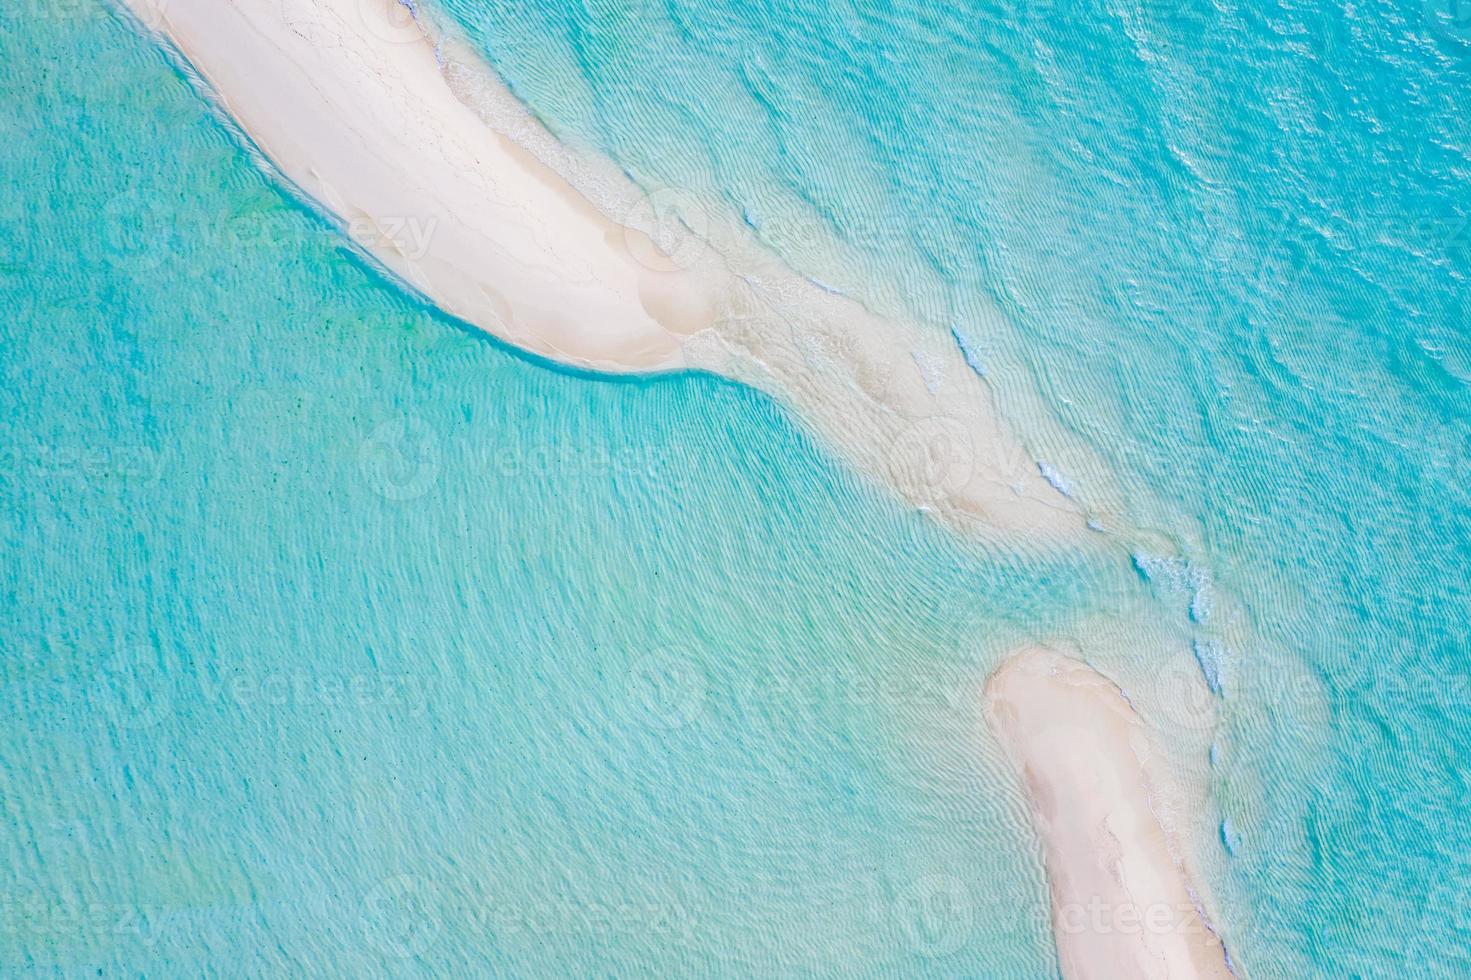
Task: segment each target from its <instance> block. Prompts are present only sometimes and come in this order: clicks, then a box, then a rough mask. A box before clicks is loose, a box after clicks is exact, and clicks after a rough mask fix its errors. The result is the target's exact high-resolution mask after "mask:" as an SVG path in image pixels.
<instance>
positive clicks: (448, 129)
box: [124, 0, 1085, 540]
mask: <svg viewBox="0 0 1471 980" xmlns="http://www.w3.org/2000/svg"><path fill="white" fill-rule="evenodd" d="M124 2H125V3H126V4H127V5H128V6H129V7H130V8H132V10H133V11H134V12H135V13H136V14H137V15H138V17H139V18H140V19H141V20H142V21H143V23H144V24H145V25H148V26H150V27H156V28H157V29H158V30H160V31H161V32H162V33H163V35H164V36H165V37H166V38H167V39H168V40H169V41H170V42H171V44H172V46H173V47H174V48H175V49H176V50H177V51H178V52H180V53H181V54H182V55H183V57H184V58H185V59H186V60H187V61H188V63H189V65H190V66H192V68H193V69H194V70H195V71H197V72H198V74H199V75H200V76H201V77H202V79H203V81H204V82H205V84H206V87H207V88H208V89H209V90H210V91H211V92H212V94H213V97H214V98H215V99H216V100H217V101H218V102H219V104H220V105H221V107H222V108H223V109H224V110H225V111H226V112H227V113H228V114H229V115H230V116H232V117H233V118H234V119H235V120H236V121H238V122H239V124H240V125H241V127H242V128H243V130H244V131H245V132H246V133H247V134H248V136H249V137H250V139H251V140H252V141H253V142H254V143H255V145H256V146H257V147H259V149H260V150H261V151H262V153H263V154H264V155H265V156H266V157H268V158H269V161H270V162H271V164H273V165H274V167H275V168H276V169H277V170H279V172H280V173H281V174H282V175H283V176H284V177H285V178H286V180H287V181H288V182H290V183H291V184H293V185H295V187H296V188H297V189H299V190H300V192H301V193H303V194H304V195H305V196H306V197H308V198H309V199H311V200H312V201H314V202H316V203H317V204H318V205H320V206H321V207H322V208H323V209H324V210H325V211H326V212H327V213H329V214H330V215H331V216H334V217H335V219H336V220H337V221H338V222H339V223H340V224H341V225H342V226H343V228H344V230H345V231H346V233H347V234H349V235H350V236H351V237H352V238H353V239H354V240H355V241H356V242H357V243H358V244H359V245H360V246H361V247H362V249H363V250H364V251H365V252H366V253H367V254H368V255H369V256H371V257H372V258H373V259H375V260H376V261H377V262H379V263H381V264H382V266H383V267H385V268H386V269H387V270H388V271H389V272H390V273H392V274H393V275H394V276H396V277H398V278H399V279H401V280H402V281H404V282H405V283H407V284H409V285H410V286H412V287H413V288H414V289H416V290H417V291H419V292H420V293H422V294H423V295H424V296H426V297H427V298H428V299H430V300H431V301H433V302H434V303H436V304H437V305H438V306H440V307H441V308H443V309H444V310H446V311H448V312H449V313H451V314H453V315H454V316H456V317H458V318H460V319H462V320H464V321H467V322H468V323H470V324H473V325H474V326H477V327H479V328H481V329H484V330H486V331H488V332H490V333H492V334H494V335H496V336H498V337H500V338H502V339H504V340H506V341H508V342H510V343H511V344H514V345H515V346H517V347H520V348H522V349H524V350H527V351H531V352H533V353H536V354H539V355H542V356H544V357H547V358H551V359H554V360H557V361H559V362H562V363H565V364H570V365H576V366H579V367H586V368H591V369H594V370H598V371H606V372H629V371H633V372H651V371H662V370H672V369H679V368H702V369H708V370H711V371H715V372H718V373H721V374H724V375H727V376H729V377H732V378H735V379H737V380H740V381H744V382H747V383H750V384H753V385H755V386H757V387H761V388H763V389H765V390H767V391H769V392H771V393H773V394H775V395H776V396H778V397H779V398H781V399H782V400H784V401H786V402H787V403H789V404H791V405H792V406H793V407H794V408H795V409H797V412H798V415H799V417H801V418H803V419H805V420H806V421H807V422H808V423H809V424H811V425H812V426H813V427H814V428H815V429H816V430H818V432H819V434H820V435H822V436H825V437H826V438H827V439H829V440H830V441H831V442H832V443H833V444H835V445H836V446H838V447H839V448H840V449H841V450H842V451H843V452H844V454H845V455H846V456H848V458H849V459H850V460H852V462H854V463H855V464H856V465H857V467H858V468H859V469H860V470H862V471H864V472H866V473H867V474H869V475H870V476H871V477H873V478H875V479H877V480H878V481H880V482H881V483H884V484H886V485H888V486H889V487H891V488H893V489H894V490H895V491H897V492H898V493H899V494H900V495H901V496H902V497H903V498H904V499H906V500H907V501H908V502H910V503H911V504H913V505H916V506H919V507H923V508H925V509H928V510H931V511H933V512H935V513H936V514H937V515H939V516H940V517H942V518H944V519H948V520H951V521H955V522H959V523H965V524H970V525H973V526H975V527H976V528H979V529H982V530H985V529H996V528H1005V529H1009V530H1023V531H1027V532H1030V533H1032V534H1033V535H1034V536H1035V535H1037V534H1039V533H1040V534H1042V535H1044V536H1046V537H1056V536H1058V535H1062V536H1069V537H1071V536H1076V537H1078V538H1081V537H1083V536H1084V531H1083V526H1084V520H1085V518H1084V515H1083V513H1082V511H1081V509H1080V508H1079V507H1078V506H1077V505H1076V504H1075V503H1074V502H1073V501H1071V500H1069V499H1068V498H1067V497H1066V496H1064V495H1063V494H1062V493H1061V492H1059V490H1058V489H1056V488H1055V487H1054V486H1052V485H1049V483H1048V482H1047V481H1046V480H1045V479H1043V478H1042V475H1041V473H1040V472H1039V469H1038V464H1037V461H1036V460H1035V459H1034V458H1033V457H1032V456H1031V455H1030V454H1029V453H1028V452H1027V451H1026V450H1025V448H1024V447H1023V446H1021V444H1020V443H1019V442H1018V441H1017V440H1016V438H1015V437H1014V435H1013V434H1012V433H1011V432H1010V431H1009V430H1008V428H1007V427H1006V426H1005V425H1003V424H1002V423H1001V422H1000V420H999V419H998V418H997V417H996V414H995V411H994V409H993V407H992V402H991V397H990V393H989V391H988V390H987V388H986V386H985V383H984V382H982V381H981V380H980V379H979V378H978V377H977V376H976V374H975V372H974V371H973V370H972V369H971V368H969V367H968V366H967V365H966V363H965V360H964V356H963V355H962V353H961V352H960V350H959V349H958V347H957V345H956V344H955V342H954V341H953V339H952V338H951V337H950V336H949V335H948V333H947V332H946V331H945V330H941V329H935V327H934V326H930V327H926V328H921V327H920V326H919V325H917V324H914V323H907V322H896V321H894V320H889V319H881V318H879V317H877V316H875V315H874V314H873V313H871V312H870V311H868V310H867V309H865V308H864V307H863V306H862V304H860V303H858V302H857V301H855V300H854V299H852V298H849V297H846V296H842V295H837V294H835V293H833V292H831V291H828V290H825V289H823V288H821V287H820V286H819V285H818V284H815V283H814V282H812V281H809V280H807V279H804V278H803V277H801V276H799V275H796V274H795V273H793V272H792V271H791V270H790V269H788V268H786V267H785V266H784V265H783V264H782V263H781V262H780V261H778V260H777V259H775V257H773V256H771V255H770V254H769V253H766V252H765V251H764V250H762V249H759V248H755V247H749V246H750V245H751V243H750V241H749V240H748V239H749V236H747V239H745V240H743V239H742V238H741V237H740V235H739V234H737V233H736V232H734V231H732V230H731V229H730V228H726V227H723V226H722V228H719V229H717V228H712V227H710V225H711V223H712V222H711V220H710V214H709V213H708V212H706V213H703V214H702V215H701V217H703V218H704V219H705V220H703V221H697V220H692V219H691V218H690V215H689V214H688V213H686V212H691V211H699V207H698V204H694V205H689V202H688V201H686V202H685V203H686V205H687V206H686V207H684V208H677V207H670V206H668V204H669V202H668V201H667V200H665V198H664V197H662V196H661V195H660V194H654V195H649V194H644V193H643V192H642V191H641V190H640V189H638V188H635V187H633V186H632V184H631V182H629V181H628V180H627V179H626V178H624V177H622V175H620V174H617V173H616V171H614V170H612V168H610V167H606V166H605V167H604V170H603V171H602V172H599V173H598V174H597V175H596V180H595V181H593V182H592V183H596V184H597V186H598V188H599V192H598V193H596V194H591V193H584V191H586V190H587V187H588V186H590V184H589V182H587V181H579V182H578V184H577V186H574V183H573V181H576V180H578V178H577V176H576V175H574V174H571V173H570V172H568V171H569V168H568V167H564V166H563V164H567V163H569V161H573V157H574V156H575V155H574V154H570V153H569V152H568V151H566V150H565V148H561V147H559V146H558V145H557V144H556V142H555V140H551V139H550V137H549V136H548V134H546V132H545V130H543V129H541V128H540V127H539V126H537V125H536V124H535V122H534V121H532V120H530V118H529V116H526V115H525V113H524V110H522V111H521V115H519V116H517V115H516V110H515V109H514V108H513V109H507V108H506V107H507V106H508V105H512V104H514V101H515V100H514V99H513V98H512V97H511V96H510V95H509V93H507V92H505V91H504V87H503V86H501V85H499V83H498V82H497V81H496V80H495V78H494V75H493V72H492V71H491V70H490V69H489V68H488V67H487V66H485V65H484V64H483V63H482V62H480V61H478V59H477V58H476V56H475V55H474V53H473V52H471V51H469V49H468V48H467V47H466V46H464V45H463V44H460V43H458V42H457V41H456V40H455V39H454V38H453V37H452V36H448V35H445V34H443V33H442V32H440V31H439V30H438V29H437V28H436V27H435V26H434V25H430V24H427V23H426V22H425V21H424V20H423V19H422V18H423V16H425V15H424V14H423V13H422V12H419V13H413V12H410V11H409V9H408V8H407V7H405V6H403V5H401V4H399V3H397V2H394V0H124ZM488 106H489V107H490V108H489V109H488V108H487V107H488ZM491 117H498V118H499V119H500V120H501V123H498V124H497V125H491V124H490V122H491V121H495V120H493V119H492V118H491ZM507 119H510V120H513V122H514V125H506V124H502V123H504V120H507ZM551 157H556V158H557V159H556V162H557V164H558V166H557V168H556V169H554V168H553V167H552V166H550V165H549V164H548V162H547V160H548V159H549V158H551ZM666 196H667V195H666ZM675 197H676V199H682V197H681V195H680V194H679V193H677V192H676V193H675ZM594 198H596V199H597V200H596V201H595V200H594ZM691 225H702V226H703V227H701V228H700V229H699V231H700V232H702V233H703V235H702V234H697V233H696V230H695V229H693V228H692V227H690V226H691ZM715 240H719V242H720V247H718V248H710V247H706V245H707V242H708V241H715ZM1034 540H1035V537H1034Z"/></svg>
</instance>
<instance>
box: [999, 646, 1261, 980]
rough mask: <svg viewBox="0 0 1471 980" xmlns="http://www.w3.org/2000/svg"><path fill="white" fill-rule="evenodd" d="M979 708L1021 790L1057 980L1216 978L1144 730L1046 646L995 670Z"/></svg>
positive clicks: (1103, 681)
mask: <svg viewBox="0 0 1471 980" xmlns="http://www.w3.org/2000/svg"><path fill="white" fill-rule="evenodd" d="M985 710H986V715H987V719H988V720H989V722H990V724H991V726H992V727H993V728H994V729H995V731H996V734H997V735H998V736H999V737H1000V739H1001V741H1002V742H1003V744H1004V745H1005V747H1006V749H1007V752H1008V754H1009V755H1010V756H1011V758H1012V760H1013V762H1014V763H1015V765H1016V767H1017V769H1018V770H1019V772H1020V774H1021V776H1022V780H1023V782H1024V784H1025V787H1026V792H1027V798H1028V800H1029V801H1030V804H1031V811H1032V820H1033V824H1034V826H1035V827H1036V830H1037V835H1038V836H1039V837H1040V838H1041V841H1042V849H1043V852H1044V855H1045V860H1046V867H1047V878H1048V882H1049V884H1050V887H1051V891H1052V927H1053V934H1054V936H1055V937H1056V940H1057V951H1058V960H1059V963H1060V965H1061V968H1062V973H1063V976H1065V977H1068V978H1078V980H1084V978H1099V980H1105V978H1107V980H1114V978H1118V977H1148V978H1161V980H1163V978H1170V980H1186V978H1195V977H1210V978H1225V977H1230V976H1231V975H1232V973H1231V970H1230V968H1229V966H1228V961H1227V958H1226V951H1225V948H1224V946H1223V945H1222V943H1221V940H1220V939H1219V937H1218V936H1217V935H1216V933H1215V932H1214V931H1213V929H1212V928H1211V927H1210V925H1209V922H1208V920H1207V918H1206V915H1205V912H1204V911H1203V909H1202V903H1201V892H1200V891H1199V889H1198V887H1197V884H1196V882H1195V880H1194V878H1193V876H1192V875H1191V873H1190V871H1189V869H1188V866H1187V862H1186V861H1185V859H1184V852H1183V851H1182V850H1181V849H1180V848H1179V847H1178V846H1177V843H1176V842H1175V841H1173V840H1172V839H1171V838H1170V836H1169V834H1168V833H1167V832H1166V830H1165V828H1164V826H1163V825H1162V824H1161V822H1160V819H1159V817H1158V815H1157V811H1156V808H1157V807H1159V806H1162V805H1164V802H1165V800H1166V799H1167V798H1168V796H1169V787H1168V786H1167V785H1166V783H1165V778H1166V777H1165V775H1164V771H1163V768H1162V767H1161V766H1160V765H1159V763H1160V759H1159V757H1158V755H1157V753H1156V750H1155V749H1154V748H1153V747H1152V745H1151V742H1150V734H1149V732H1148V730H1147V729H1146V728H1145V726H1144V725H1143V723H1142V722H1141V721H1140V719H1139V717H1138V715H1136V714H1135V713H1134V709H1133V708H1132V707H1131V706H1130V704H1129V702H1128V701H1127V700H1126V699H1125V698H1124V695H1123V693H1122V692H1121V691H1120V690H1119V689H1118V687H1117V686H1116V685H1114V683H1113V682H1112V681H1110V680H1108V679H1107V678H1106V677H1104V676H1103V675H1101V674H1099V673H1098V672H1097V671H1095V670H1093V669H1092V668H1091V667H1089V666H1087V665H1086V664H1084V663H1082V662H1080V661H1077V660H1073V659H1070V658H1068V657H1064V656H1061V655H1059V654H1057V653H1053V652H1051V651H1049V650H1045V649H1032V650H1027V651H1024V652H1023V653H1021V654H1019V655H1017V656H1015V657H1013V658H1012V659H1010V660H1008V661H1007V662H1006V663H1004V664H1003V665H1002V666H1001V667H1000V668H999V669H997V670H996V672H995V673H994V674H992V675H991V678H990V680H989V681H988V682H987V684H986V694H985Z"/></svg>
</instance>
